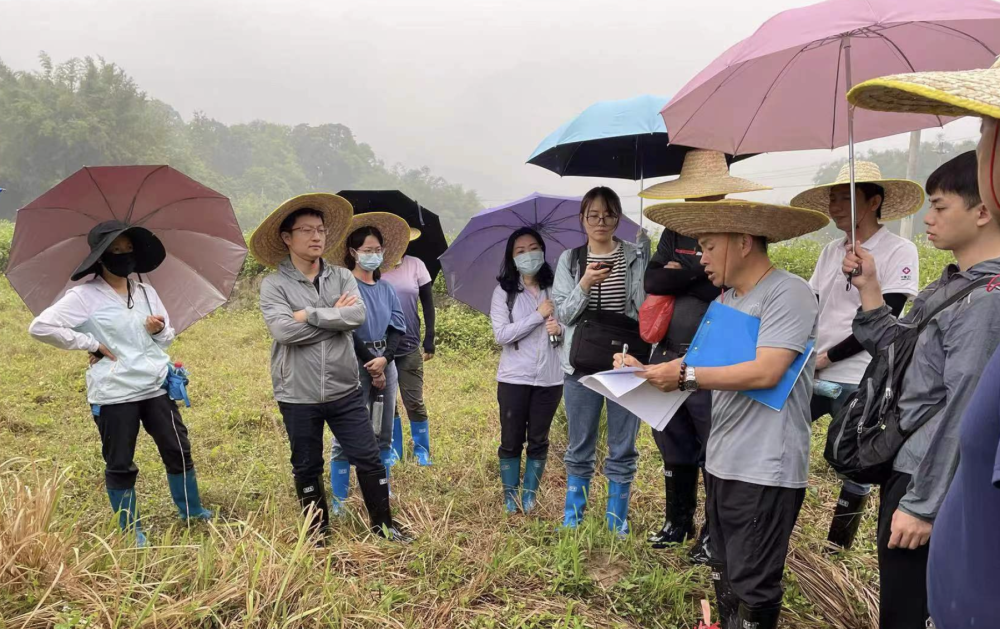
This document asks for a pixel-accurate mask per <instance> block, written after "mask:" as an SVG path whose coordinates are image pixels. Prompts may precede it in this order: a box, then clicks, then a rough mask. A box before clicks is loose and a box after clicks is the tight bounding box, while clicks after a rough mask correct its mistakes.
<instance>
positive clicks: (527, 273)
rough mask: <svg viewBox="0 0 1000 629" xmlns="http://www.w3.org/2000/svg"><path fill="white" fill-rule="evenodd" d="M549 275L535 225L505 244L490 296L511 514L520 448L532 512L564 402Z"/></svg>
mask: <svg viewBox="0 0 1000 629" xmlns="http://www.w3.org/2000/svg"><path fill="white" fill-rule="evenodd" d="M552 278H553V274H552V269H551V268H550V267H549V265H548V263H547V262H546V261H545V241H544V240H542V237H541V236H540V235H539V234H538V232H536V231H535V230H533V229H531V228H530V227H522V228H521V229H518V230H517V231H515V232H514V233H513V234H511V235H510V238H508V239H507V250H506V252H505V253H504V258H503V267H502V268H501V269H500V275H499V276H498V277H497V281H498V282H500V285H499V286H497V287H496V289H495V290H494V291H493V301H492V304H491V306H490V321H491V322H492V324H493V335H494V337H495V338H496V341H497V343H498V344H500V346H501V347H502V348H503V349H502V352H501V354H500V367H499V368H498V369H497V382H498V385H497V401H498V402H499V404H500V448H499V450H498V452H497V454H498V456H499V457H500V481H501V483H502V484H503V494H504V506H505V508H506V510H507V513H514V512H516V511H517V508H518V487H519V486H520V485H521V448H522V447H524V444H525V442H527V444H528V448H527V450H528V452H527V455H528V458H527V461H526V463H525V466H524V484H523V487H522V488H521V495H520V506H521V509H523V511H524V512H525V513H529V512H530V511H531V510H532V509H533V508H534V507H535V501H536V499H535V496H536V494H537V492H538V485H539V483H540V482H541V479H542V472H543V471H544V470H545V459H546V457H547V456H548V452H549V427H550V426H551V425H552V417H553V416H554V415H555V413H556V409H557V408H559V400H560V399H561V398H562V381H563V378H562V369H561V368H560V364H559V349H558V347H559V345H560V344H561V339H562V331H563V330H562V326H561V325H559V322H558V321H557V320H556V318H555V306H554V304H553V303H552V300H551V299H550V297H549V288H550V287H551V286H552Z"/></svg>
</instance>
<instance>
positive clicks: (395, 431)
mask: <svg viewBox="0 0 1000 629" xmlns="http://www.w3.org/2000/svg"><path fill="white" fill-rule="evenodd" d="M402 461H403V420H402V419H400V418H399V415H396V416H395V417H393V418H392V465H395V464H396V463H401V462H402Z"/></svg>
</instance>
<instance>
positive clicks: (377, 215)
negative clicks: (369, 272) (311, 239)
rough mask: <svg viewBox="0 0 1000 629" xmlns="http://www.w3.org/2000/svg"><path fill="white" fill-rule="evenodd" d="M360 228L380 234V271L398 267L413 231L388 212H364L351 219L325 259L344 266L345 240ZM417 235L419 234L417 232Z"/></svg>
mask: <svg viewBox="0 0 1000 629" xmlns="http://www.w3.org/2000/svg"><path fill="white" fill-rule="evenodd" d="M362 227H374V228H375V229H377V230H378V231H379V233H380V234H382V266H380V267H379V269H381V270H382V271H388V270H389V269H391V268H394V267H396V266H398V265H399V261H400V260H402V259H403V254H404V253H405V252H406V247H407V245H409V244H410V237H411V236H412V235H413V231H412V230H411V229H410V226H409V225H407V224H406V221H405V220H403V219H402V218H400V217H399V216H396V215H395V214H390V213H389V212H365V213H364V214H356V215H355V216H354V218H352V219H351V224H350V226H349V227H348V228H347V229H346V230H345V231H344V236H343V237H342V238H341V239H340V241H339V242H337V243H336V245H335V246H334V247H333V248H332V249H330V252H329V253H328V254H327V255H326V259H327V260H329V261H330V263H331V264H336V265H337V266H344V256H345V255H346V254H347V239H348V238H349V237H350V235H351V234H353V233H354V232H356V231H357V230H359V229H361V228H362ZM418 233H419V232H418Z"/></svg>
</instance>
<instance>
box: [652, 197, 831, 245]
mask: <svg viewBox="0 0 1000 629" xmlns="http://www.w3.org/2000/svg"><path fill="white" fill-rule="evenodd" d="M644 213H645V215H646V218H648V219H649V220H651V221H653V222H654V223H658V224H660V225H663V226H664V227H666V228H667V229H669V230H672V231H675V232H677V233H678V234H682V235H684V236H691V237H693V238H696V237H698V236H703V235H705V234H725V233H734V234H750V235H752V236H760V237H762V238H766V239H767V241H768V242H780V241H782V240H790V239H792V238H797V237H798V236H804V235H805V234H808V233H811V232H814V231H816V230H818V229H822V228H823V227H824V226H826V224H827V223H828V222H830V219H829V218H827V216H826V215H825V214H822V213H820V212H816V211H815V210H806V209H802V208H796V207H788V206H785V205H773V204H770V203H757V202H755V201H743V200H740V199H723V200H721V201H688V202H686V203H685V202H670V203H660V204H657V205H653V206H650V207H648V208H646V211H645V212H644Z"/></svg>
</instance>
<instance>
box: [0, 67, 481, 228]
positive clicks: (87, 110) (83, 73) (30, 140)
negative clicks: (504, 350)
mask: <svg viewBox="0 0 1000 629" xmlns="http://www.w3.org/2000/svg"><path fill="white" fill-rule="evenodd" d="M40 66H41V67H40V69H38V70H34V71H14V70H12V69H11V68H9V67H7V66H6V65H5V64H4V63H3V61H2V60H0V188H5V189H6V191H5V192H4V193H3V194H0V219H13V218H14V214H15V212H16V210H17V208H19V207H21V206H23V205H25V204H26V203H28V202H30V201H31V200H32V199H34V198H35V197H37V196H38V195H40V194H42V193H43V192H45V191H46V190H47V189H49V188H50V187H52V186H53V185H55V184H57V183H58V182H59V181H61V180H62V179H64V178H66V177H68V176H69V175H71V174H73V173H74V172H76V171H77V170H79V169H80V168H81V167H83V166H98V165H111V164H116V165H118V164H121V165H129V164H168V165H170V166H173V167H174V168H176V169H178V170H180V171H182V172H184V173H185V174H187V175H189V176H191V177H193V178H194V179H197V180H198V181H200V182H201V183H203V184H205V185H207V186H209V187H211V188H214V189H215V190H218V191H219V192H221V193H223V194H225V195H227V196H228V197H230V199H232V202H233V206H234V207H235V208H236V213H237V217H238V218H239V221H240V225H241V226H242V227H243V229H252V228H253V227H255V226H256V225H257V224H258V223H259V222H260V221H261V220H262V219H263V218H264V217H265V216H266V215H267V213H268V212H269V211H270V210H271V209H273V208H274V207H276V206H277V205H278V204H279V203H281V202H282V201H284V200H285V199H287V198H289V197H291V196H294V195H295V194H300V193H302V192H309V191H327V192H335V191H337V190H342V189H345V188H356V189H367V188H376V189H377V188H393V189H399V190H402V191H403V192H404V193H406V194H407V195H409V196H410V197H411V198H414V199H417V200H418V201H419V202H420V203H421V204H422V205H423V206H425V207H427V208H428V209H430V210H432V211H434V212H436V213H438V214H439V215H440V216H441V222H442V224H443V225H444V228H445V230H446V231H449V232H456V233H457V231H458V230H459V229H461V227H462V226H463V225H464V224H465V222H466V220H467V219H468V218H469V217H470V216H472V214H474V213H475V212H477V211H479V210H481V209H482V208H483V203H482V201H481V200H480V198H479V196H478V195H477V194H476V192H475V191H473V190H468V189H466V188H464V187H463V186H461V185H459V184H455V183H450V182H448V181H446V180H445V179H444V178H442V177H438V176H435V175H434V174H433V173H432V172H431V171H430V169H429V168H426V167H424V168H407V167H405V166H403V165H401V164H394V165H391V166H390V165H387V164H386V163H385V162H384V161H383V160H381V159H379V158H378V157H377V156H376V154H375V151H374V150H372V148H371V147H370V146H369V145H367V144H365V143H363V142H358V141H357V139H356V138H355V137H354V134H353V133H352V132H351V129H350V128H349V127H347V126H346V125H343V124H335V123H330V124H322V125H316V126H312V125H308V124H299V125H295V126H288V125H282V124H275V123H271V122H266V121H263V120H257V121H254V122H250V123H247V124H234V125H226V124H225V123H222V122H220V121H218V120H214V119H212V118H209V117H208V116H206V115H204V114H203V113H196V114H195V115H194V116H193V118H191V119H190V120H189V121H185V120H184V119H183V118H182V117H181V115H180V114H179V113H178V112H177V111H176V110H174V109H173V108H172V107H171V106H170V105H168V104H167V103H164V102H162V101H159V100H156V99H154V98H150V97H149V96H148V95H147V94H146V93H145V92H143V91H142V90H141V89H140V87H139V86H138V85H137V84H136V82H135V81H134V80H133V79H132V78H131V77H129V75H128V74H127V73H126V72H125V70H124V69H122V68H121V67H119V66H118V65H116V64H114V63H111V62H108V61H105V60H104V59H101V58H97V59H94V58H91V57H85V58H74V59H70V60H68V61H65V62H63V63H59V64H56V63H53V61H52V59H51V58H50V57H49V56H48V55H46V54H45V53H41V55H40Z"/></svg>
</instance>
